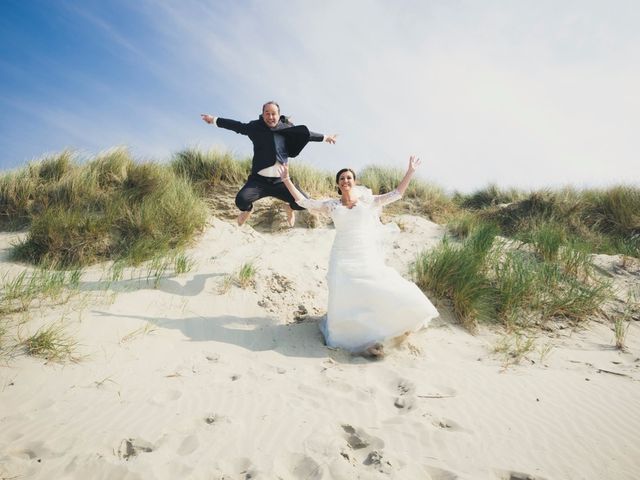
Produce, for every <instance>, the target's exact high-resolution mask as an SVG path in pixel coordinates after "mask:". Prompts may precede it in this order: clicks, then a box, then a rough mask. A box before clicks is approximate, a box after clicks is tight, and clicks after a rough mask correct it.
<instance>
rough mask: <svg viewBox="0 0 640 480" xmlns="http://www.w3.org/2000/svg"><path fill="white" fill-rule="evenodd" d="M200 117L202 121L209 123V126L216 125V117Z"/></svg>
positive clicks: (206, 115) (205, 115)
mask: <svg viewBox="0 0 640 480" xmlns="http://www.w3.org/2000/svg"><path fill="white" fill-rule="evenodd" d="M200 116H201V117H202V120H204V121H205V122H207V123H208V124H209V125H211V124H212V123H216V117H214V116H212V115H209V114H208V113H201V114H200Z"/></svg>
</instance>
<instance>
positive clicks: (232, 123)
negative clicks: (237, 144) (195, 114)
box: [200, 113, 249, 135]
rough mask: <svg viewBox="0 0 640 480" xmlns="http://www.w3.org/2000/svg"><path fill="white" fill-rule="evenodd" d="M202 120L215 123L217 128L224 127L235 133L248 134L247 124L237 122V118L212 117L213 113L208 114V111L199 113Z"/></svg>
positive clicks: (211, 123)
mask: <svg viewBox="0 0 640 480" xmlns="http://www.w3.org/2000/svg"><path fill="white" fill-rule="evenodd" d="M200 116H201V117H202V120H203V121H205V122H206V123H208V124H210V125H215V126H216V127H219V128H224V129H226V130H232V131H234V132H236V133H240V134H242V135H248V134H249V124H248V123H242V122H238V121H237V120H230V119H228V118H220V117H214V116H213V115H209V114H208V113H202V114H200Z"/></svg>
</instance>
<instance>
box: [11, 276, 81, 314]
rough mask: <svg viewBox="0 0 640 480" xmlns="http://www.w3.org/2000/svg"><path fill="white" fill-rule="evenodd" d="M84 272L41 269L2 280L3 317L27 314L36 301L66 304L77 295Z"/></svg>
mask: <svg viewBox="0 0 640 480" xmlns="http://www.w3.org/2000/svg"><path fill="white" fill-rule="evenodd" d="M81 276H82V271H81V270H80V269H73V270H68V271H61V270H50V269H46V268H40V269H37V270H35V271H34V272H31V273H29V272H28V271H27V270H23V271H22V272H20V273H19V274H18V275H16V276H15V277H13V278H10V277H8V276H7V275H5V276H4V277H3V278H2V279H0V314H10V313H15V312H23V311H27V310H28V309H29V308H30V307H31V306H32V305H33V304H34V302H36V301H41V300H48V301H50V302H53V303H66V302H67V301H68V300H69V298H70V297H71V296H72V295H73V294H75V293H77V291H78V285H79V283H80V278H81Z"/></svg>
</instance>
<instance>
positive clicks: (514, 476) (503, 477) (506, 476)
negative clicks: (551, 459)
mask: <svg viewBox="0 0 640 480" xmlns="http://www.w3.org/2000/svg"><path fill="white" fill-rule="evenodd" d="M496 473H498V475H500V477H499V478H500V480H545V479H544V478H543V477H539V476H537V475H531V474H529V473H522V472H514V471H504V470H501V471H498V472H496Z"/></svg>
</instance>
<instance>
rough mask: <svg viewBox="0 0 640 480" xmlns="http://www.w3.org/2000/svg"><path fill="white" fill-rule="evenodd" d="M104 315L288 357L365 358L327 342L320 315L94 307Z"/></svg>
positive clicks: (195, 339)
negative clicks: (157, 314)
mask: <svg viewBox="0 0 640 480" xmlns="http://www.w3.org/2000/svg"><path fill="white" fill-rule="evenodd" d="M94 313H97V314H99V315H103V316H105V317H117V318H135V319H138V320H144V321H147V322H150V323H152V324H154V325H157V326H158V327H161V328H170V329H175V330H179V331H180V332H182V334H183V335H184V336H185V337H187V338H188V339H189V340H191V341H192V342H224V343H228V344H231V345H237V346H239V347H242V348H245V349H247V350H251V351H254V352H264V351H269V350H272V351H274V352H277V353H279V354H281V355H285V356H287V357H305V358H332V359H333V360H335V361H338V362H341V363H354V362H356V363H358V362H359V361H362V360H363V359H361V358H359V357H352V356H351V355H350V354H349V353H347V352H343V351H339V350H333V349H330V348H328V347H326V346H325V344H324V338H323V336H322V333H321V332H320V329H319V322H320V321H321V320H322V319H323V317H322V316H320V317H306V318H305V319H304V320H301V321H299V322H296V323H290V324H280V323H276V321H275V319H273V318H269V317H248V318H245V317H236V316H232V315H228V316H218V317H200V316H196V317H187V318H154V317H147V316H144V315H119V314H113V313H109V312H100V311H94Z"/></svg>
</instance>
